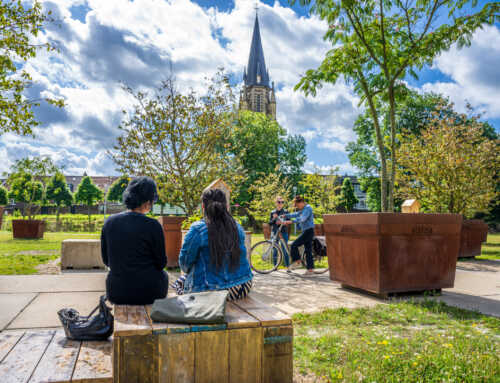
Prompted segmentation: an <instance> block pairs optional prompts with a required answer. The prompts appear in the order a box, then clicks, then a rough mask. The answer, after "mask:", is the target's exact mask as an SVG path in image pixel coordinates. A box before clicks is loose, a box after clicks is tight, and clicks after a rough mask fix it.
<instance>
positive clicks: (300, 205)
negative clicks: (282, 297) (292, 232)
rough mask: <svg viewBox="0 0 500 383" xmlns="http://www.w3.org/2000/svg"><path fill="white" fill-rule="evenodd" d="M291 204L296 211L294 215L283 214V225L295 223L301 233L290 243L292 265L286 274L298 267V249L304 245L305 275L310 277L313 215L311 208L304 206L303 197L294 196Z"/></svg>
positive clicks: (312, 264) (312, 272)
mask: <svg viewBox="0 0 500 383" xmlns="http://www.w3.org/2000/svg"><path fill="white" fill-rule="evenodd" d="M293 202H294V206H295V208H296V209H297V211H296V212H295V213H289V214H285V216H284V217H285V219H286V220H287V221H285V222H284V223H285V224H287V225H290V224H292V223H296V224H297V226H298V229H299V230H302V233H301V234H300V235H299V237H298V238H297V239H296V240H295V241H293V243H292V249H291V256H292V264H291V265H290V266H289V267H288V270H287V272H291V270H293V269H296V268H297V267H300V264H301V261H300V254H299V247H300V246H302V245H304V251H305V254H306V268H307V271H306V275H312V274H314V271H313V270H314V259H313V256H312V243H313V238H314V213H313V210H312V207H311V206H310V205H309V204H306V202H305V201H304V198H303V197H301V196H296V197H295V198H294V200H293Z"/></svg>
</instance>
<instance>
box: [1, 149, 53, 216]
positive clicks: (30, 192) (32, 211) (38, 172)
mask: <svg viewBox="0 0 500 383" xmlns="http://www.w3.org/2000/svg"><path fill="white" fill-rule="evenodd" d="M58 171H59V168H58V167H57V166H56V165H55V164H54V163H53V162H52V160H51V159H50V158H49V157H32V158H29V157H27V158H23V159H20V160H17V161H16V162H15V163H14V165H12V167H11V172H10V174H9V175H8V178H7V184H8V185H9V186H10V192H9V198H12V199H14V200H15V201H16V202H22V203H25V204H26V212H27V214H25V213H26V212H25V211H24V210H23V217H24V216H25V215H27V216H28V219H30V220H31V219H34V217H35V216H36V215H37V214H38V212H39V211H40V207H41V204H42V202H44V201H45V199H46V185H47V181H48V180H49V178H50V177H51V176H52V175H53V174H55V173H56V172H58Z"/></svg>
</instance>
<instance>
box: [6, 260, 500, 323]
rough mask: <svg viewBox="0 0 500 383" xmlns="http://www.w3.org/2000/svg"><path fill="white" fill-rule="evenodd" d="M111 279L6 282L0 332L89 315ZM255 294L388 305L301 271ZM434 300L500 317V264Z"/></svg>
mask: <svg viewBox="0 0 500 383" xmlns="http://www.w3.org/2000/svg"><path fill="white" fill-rule="evenodd" d="M175 276H176V275H175V274H174V273H171V275H170V277H171V278H175ZM105 277H106V275H105V273H102V272H101V273H96V272H92V273H68V274H60V275H20V276H0V307H1V308H2V309H1V310H0V331H1V330H4V329H20V328H22V329H24V328H42V327H43V328H52V327H58V326H59V320H58V318H57V311H58V310H59V309H61V308H63V307H73V308H76V309H77V310H78V311H80V312H81V313H82V314H87V313H88V312H89V311H90V310H91V309H92V308H93V307H94V306H95V305H96V304H97V301H98V297H99V296H100V295H101V294H103V292H104V290H105V287H104V286H105V284H104V281H105ZM254 294H255V296H256V297H257V298H258V299H261V300H263V301H265V302H267V303H268V304H270V305H272V306H274V307H277V308H278V309H280V310H282V311H284V312H286V313H289V314H294V313H297V312H315V311H320V310H322V309H325V308H337V307H347V308H355V307H363V306H373V305H376V304H380V303H387V301H384V300H381V299H378V298H376V297H373V296H371V295H368V294H363V293H359V292H355V291H351V290H346V289H343V288H341V287H340V285H339V284H338V283H335V282H332V281H330V280H329V278H328V274H323V275H314V276H311V277H304V276H302V275H301V274H300V271H299V272H297V273H294V274H292V275H290V274H287V273H285V272H281V271H280V272H275V273H272V274H268V275H256V277H255V286H254ZM433 299H439V300H443V301H445V302H446V303H448V304H450V305H454V306H458V307H463V308H467V309H472V310H478V311H480V312H482V313H485V314H488V315H494V316H497V317H500V261H467V262H459V263H458V265H457V273H456V279H455V287H454V288H453V289H446V290H444V291H443V294H442V295H441V296H439V297H436V298H433Z"/></svg>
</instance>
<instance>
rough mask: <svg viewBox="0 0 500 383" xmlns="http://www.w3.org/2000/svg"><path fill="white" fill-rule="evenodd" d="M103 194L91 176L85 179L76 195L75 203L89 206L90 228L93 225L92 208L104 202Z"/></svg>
mask: <svg viewBox="0 0 500 383" xmlns="http://www.w3.org/2000/svg"><path fill="white" fill-rule="evenodd" d="M103 194H104V193H103V192H102V190H101V189H99V188H98V187H97V186H96V185H95V184H94V183H93V182H92V179H91V178H90V177H89V176H86V177H83V178H82V181H81V182H80V184H79V185H78V188H77V190H76V193H75V201H76V202H77V203H81V204H83V205H86V206H87V214H88V217H89V228H90V224H91V219H90V207H91V206H93V205H95V204H96V203H97V202H99V201H101V200H102V197H103Z"/></svg>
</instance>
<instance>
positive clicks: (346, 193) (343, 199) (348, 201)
mask: <svg viewBox="0 0 500 383" xmlns="http://www.w3.org/2000/svg"><path fill="white" fill-rule="evenodd" d="M358 202H359V201H358V199H357V198H356V195H355V194H354V188H353V186H352V183H351V179H350V178H349V177H345V178H344V181H343V182H342V187H341V188H340V195H339V202H338V204H339V206H340V207H342V208H343V209H345V211H346V212H347V213H349V212H350V211H352V209H354V206H356V204H357V203H358Z"/></svg>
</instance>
